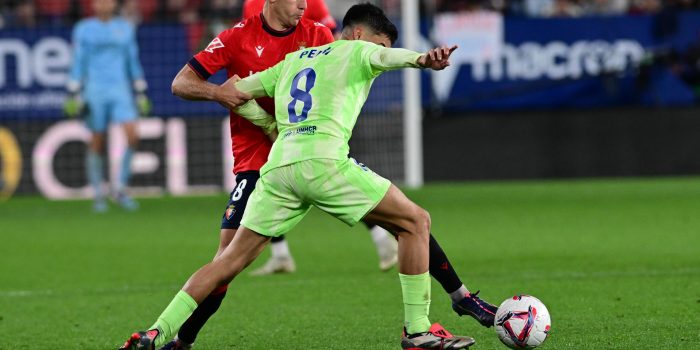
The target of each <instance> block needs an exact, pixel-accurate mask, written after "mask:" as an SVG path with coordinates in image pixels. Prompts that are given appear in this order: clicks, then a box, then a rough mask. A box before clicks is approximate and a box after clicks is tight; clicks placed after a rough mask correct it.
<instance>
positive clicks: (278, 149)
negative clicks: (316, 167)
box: [237, 40, 420, 173]
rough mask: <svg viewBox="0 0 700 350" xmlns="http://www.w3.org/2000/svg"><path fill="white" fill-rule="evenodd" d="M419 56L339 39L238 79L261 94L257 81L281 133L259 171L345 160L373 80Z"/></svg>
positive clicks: (364, 42)
mask: <svg viewBox="0 0 700 350" xmlns="http://www.w3.org/2000/svg"><path fill="white" fill-rule="evenodd" d="M419 57H420V54H419V53H416V52H413V51H409V50H404V49H389V48H385V47H383V46H380V45H376V44H373V43H370V42H366V41H360V40H353V41H346V40H340V41H336V42H334V43H331V44H328V45H324V46H319V47H314V48H308V49H304V50H300V51H297V52H293V53H290V54H288V55H287V56H286V57H285V59H284V61H282V62H280V63H278V64H277V65H275V66H274V67H272V68H270V69H268V70H266V71H264V72H261V73H259V74H256V75H253V76H251V77H248V78H246V79H244V80H242V81H241V82H239V84H237V87H239V88H240V87H242V86H245V87H247V90H248V91H252V90H257V91H258V92H260V91H261V89H260V86H259V85H258V86H256V85H257V84H255V83H257V81H256V80H259V83H260V85H261V87H262V90H264V93H265V94H266V95H268V96H273V97H274V98H275V116H276V118H275V119H276V123H277V128H278V130H279V137H278V138H277V141H275V143H274V144H273V146H272V150H271V151H270V155H269V157H268V161H267V163H266V164H265V166H263V168H262V169H261V170H260V172H261V173H265V172H267V171H268V170H270V169H273V168H276V167H280V166H283V165H287V164H292V163H296V162H299V161H302V160H308V159H336V160H342V159H346V158H347V157H348V154H349V146H348V141H349V140H350V136H351V135H352V129H353V127H354V126H355V122H356V121H357V117H358V115H359V114H360V110H361V109H362V106H363V104H364V103H365V101H366V99H367V95H368V94H369V90H370V87H371V86H372V82H373V81H374V79H375V78H376V77H377V76H378V75H379V74H381V73H382V72H385V71H388V70H393V69H399V68H405V67H418V65H417V63H416V61H417V59H418V58H419ZM253 82H255V83H253ZM251 86H254V88H250V87H251ZM243 90H244V91H245V90H246V89H243ZM254 95H258V93H254ZM248 107H250V106H248ZM245 109H246V108H244V109H239V113H241V115H243V116H244V117H247V115H246V114H250V115H251V116H253V115H255V114H256V113H255V112H250V113H247V112H246V111H245ZM248 109H249V110H251V108H248ZM253 110H254V109H253ZM258 118H259V113H258ZM251 121H252V120H251ZM254 123H255V122H254ZM256 125H260V124H258V123H256ZM263 127H264V126H263Z"/></svg>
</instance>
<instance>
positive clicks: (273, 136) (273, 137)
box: [267, 128, 280, 143]
mask: <svg viewBox="0 0 700 350" xmlns="http://www.w3.org/2000/svg"><path fill="white" fill-rule="evenodd" d="M279 134H280V133H279V131H277V128H275V129H274V130H272V132H270V133H269V134H267V137H268V138H269V139H270V141H272V143H275V141H276V140H277V136H279Z"/></svg>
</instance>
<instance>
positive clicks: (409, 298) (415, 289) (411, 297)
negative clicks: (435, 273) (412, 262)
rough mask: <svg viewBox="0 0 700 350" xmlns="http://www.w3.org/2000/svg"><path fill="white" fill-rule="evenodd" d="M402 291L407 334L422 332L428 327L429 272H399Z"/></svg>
mask: <svg viewBox="0 0 700 350" xmlns="http://www.w3.org/2000/svg"><path fill="white" fill-rule="evenodd" d="M399 279H400V280H401V291H402V292H403V305H404V306H403V307H404V325H405V326H406V332H407V333H408V334H415V333H423V332H427V331H428V330H429V329H430V320H429V319H428V312H429V310H430V274H429V273H428V272H425V273H422V274H420V275H403V274H399Z"/></svg>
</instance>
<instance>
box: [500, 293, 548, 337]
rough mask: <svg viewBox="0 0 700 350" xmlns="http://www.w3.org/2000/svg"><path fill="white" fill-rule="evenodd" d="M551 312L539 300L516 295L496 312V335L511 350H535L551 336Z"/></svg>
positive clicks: (502, 304)
mask: <svg viewBox="0 0 700 350" xmlns="http://www.w3.org/2000/svg"><path fill="white" fill-rule="evenodd" d="M551 325H552V322H551V319H550V318H549V311H547V308H546V307H545V306H544V304H543V303H542V302H541V301H540V300H539V299H537V298H535V297H533V296H529V295H516V296H514V297H512V298H509V299H506V301H504V302H503V303H501V306H499V307H498V311H496V321H495V324H494V326H496V327H495V328H496V334H498V338H499V339H500V340H501V342H503V344H506V346H508V347H509V348H511V349H534V348H536V347H538V346H540V345H541V344H542V343H543V342H544V341H545V340H546V339H547V335H548V334H549V328H550V327H551Z"/></svg>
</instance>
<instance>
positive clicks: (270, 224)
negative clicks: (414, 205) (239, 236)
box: [241, 158, 391, 237]
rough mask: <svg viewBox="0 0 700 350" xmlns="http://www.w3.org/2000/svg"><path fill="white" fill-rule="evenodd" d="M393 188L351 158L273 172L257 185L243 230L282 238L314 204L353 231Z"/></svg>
mask: <svg viewBox="0 0 700 350" xmlns="http://www.w3.org/2000/svg"><path fill="white" fill-rule="evenodd" d="M390 185H391V182H390V181H389V180H387V179H385V178H383V177H381V176H379V175H377V174H376V173H375V172H373V171H372V170H370V169H368V168H367V167H365V166H364V165H363V164H361V163H358V162H357V161H355V160H354V159H352V158H348V159H344V160H333V159H311V160H304V161H300V162H297V163H293V164H289V165H285V166H282V167H278V168H273V169H271V170H269V171H268V172H266V173H265V174H263V176H262V177H261V178H260V180H258V182H257V184H256V186H255V190H254V191H253V193H252V194H251V195H250V199H249V200H248V205H247V208H246V211H245V213H244V214H243V220H242V221H241V225H242V226H245V227H247V228H249V229H251V230H253V231H255V232H257V233H259V234H261V235H265V236H271V237H277V236H280V235H283V234H285V233H287V232H289V231H290V230H291V229H292V228H294V226H296V224H298V223H299V221H301V219H303V218H304V216H305V215H306V213H307V212H308V211H309V209H310V208H311V206H312V205H313V206H316V207H317V208H319V209H321V210H323V211H325V212H326V213H328V214H331V215H333V216H335V217H336V218H338V219H340V220H341V221H343V222H345V223H346V224H348V225H351V226H352V225H354V224H356V223H357V222H358V221H360V220H362V218H363V217H364V216H365V215H367V213H369V212H370V211H371V210H372V209H374V207H376V206H377V204H379V201H381V200H382V198H384V195H386V193H387V191H388V190H389V186H390Z"/></svg>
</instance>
